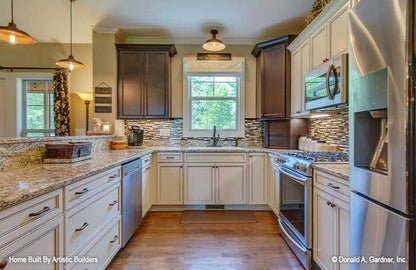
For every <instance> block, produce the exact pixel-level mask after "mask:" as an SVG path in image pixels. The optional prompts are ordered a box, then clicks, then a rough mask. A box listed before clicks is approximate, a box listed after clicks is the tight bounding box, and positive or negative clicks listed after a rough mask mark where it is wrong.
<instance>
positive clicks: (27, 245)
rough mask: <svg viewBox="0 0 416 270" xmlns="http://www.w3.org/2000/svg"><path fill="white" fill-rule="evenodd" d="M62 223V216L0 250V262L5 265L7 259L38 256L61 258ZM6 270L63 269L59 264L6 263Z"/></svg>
mask: <svg viewBox="0 0 416 270" xmlns="http://www.w3.org/2000/svg"><path fill="white" fill-rule="evenodd" d="M63 224H64V221H63V217H62V215H60V216H58V217H56V218H54V219H52V220H51V221H49V222H47V223H45V224H44V225H42V226H40V227H37V228H36V229H34V230H33V231H31V232H30V233H27V234H26V235H23V236H22V237H20V238H19V239H18V240H17V241H14V242H12V243H11V244H10V245H7V246H4V247H2V248H1V249H0V262H1V261H2V262H3V263H6V260H7V259H9V257H15V258H27V259H29V257H31V258H34V259H36V258H38V256H40V257H42V256H47V257H49V258H53V257H63V254H64V253H63V250H64V249H63V243H64V236H63V233H64V225H63ZM1 269H7V270H26V269H27V270H29V269H30V270H48V269H50V270H59V269H63V265H62V264H60V263H50V264H45V263H37V264H35V263H14V262H12V261H8V262H7V265H6V266H5V267H4V268H1Z"/></svg>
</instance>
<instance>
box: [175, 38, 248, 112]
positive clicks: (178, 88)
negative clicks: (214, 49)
mask: <svg viewBox="0 0 416 270" xmlns="http://www.w3.org/2000/svg"><path fill="white" fill-rule="evenodd" d="M175 46H176V50H177V51H178V54H177V55H175V57H174V58H173V59H172V110H171V111H172V117H182V114H183V110H182V108H183V107H182V106H183V104H182V102H183V99H182V98H183V88H182V87H183V64H182V58H183V57H189V56H196V54H197V53H201V52H206V51H205V50H204V49H202V45H200V44H192V45H182V44H179V45H175ZM253 47H254V46H253V45H228V46H227V47H226V49H225V50H224V51H221V52H224V53H231V54H232V56H235V57H245V59H246V70H245V87H246V89H245V92H246V98H245V100H246V101H245V103H246V106H245V112H246V113H245V114H246V115H245V117H246V118H256V58H255V57H254V56H253V55H251V50H252V49H253Z"/></svg>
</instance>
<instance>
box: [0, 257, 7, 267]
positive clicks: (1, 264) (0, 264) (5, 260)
mask: <svg viewBox="0 0 416 270" xmlns="http://www.w3.org/2000/svg"><path fill="white" fill-rule="evenodd" d="M6 266H7V259H4V260H3V261H2V262H0V269H5V268H6Z"/></svg>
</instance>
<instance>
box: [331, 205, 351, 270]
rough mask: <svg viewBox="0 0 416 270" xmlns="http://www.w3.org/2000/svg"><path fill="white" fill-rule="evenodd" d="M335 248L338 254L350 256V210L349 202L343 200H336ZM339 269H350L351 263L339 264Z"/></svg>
mask: <svg viewBox="0 0 416 270" xmlns="http://www.w3.org/2000/svg"><path fill="white" fill-rule="evenodd" d="M335 211H336V212H335V222H336V225H335V230H336V231H335V236H336V240H335V244H336V246H335V250H336V254H338V255H341V256H343V257H348V256H349V242H350V241H349V234H350V226H349V225H350V224H349V222H350V212H349V205H348V203H346V202H344V201H342V200H335ZM336 269H337V270H348V269H349V264H347V263H343V264H338V265H337V268H336Z"/></svg>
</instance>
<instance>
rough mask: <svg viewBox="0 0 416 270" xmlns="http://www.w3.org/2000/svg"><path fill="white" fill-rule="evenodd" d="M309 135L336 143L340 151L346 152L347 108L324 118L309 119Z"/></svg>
mask: <svg viewBox="0 0 416 270" xmlns="http://www.w3.org/2000/svg"><path fill="white" fill-rule="evenodd" d="M308 133H309V137H311V138H314V139H316V140H322V141H325V142H327V143H329V144H335V145H338V148H339V150H340V151H342V152H345V153H347V152H348V109H343V110H342V111H338V112H337V113H334V114H331V115H330V116H329V117H325V118H315V119H310V120H309V132H308Z"/></svg>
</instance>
